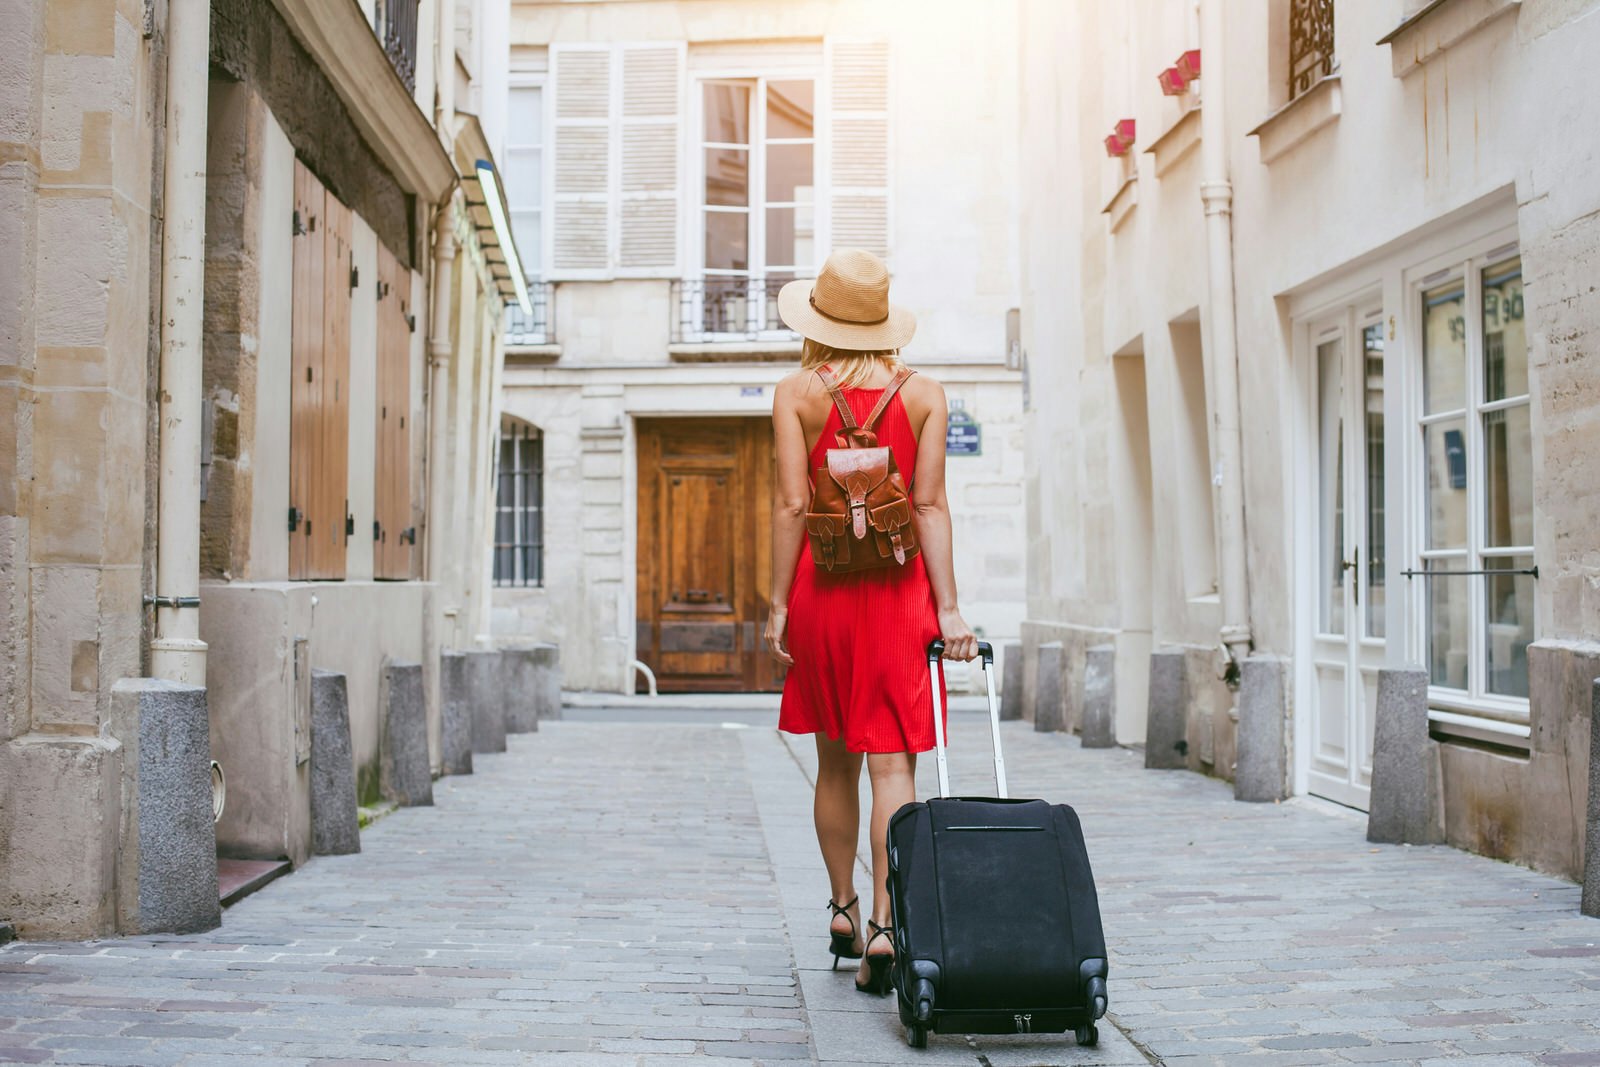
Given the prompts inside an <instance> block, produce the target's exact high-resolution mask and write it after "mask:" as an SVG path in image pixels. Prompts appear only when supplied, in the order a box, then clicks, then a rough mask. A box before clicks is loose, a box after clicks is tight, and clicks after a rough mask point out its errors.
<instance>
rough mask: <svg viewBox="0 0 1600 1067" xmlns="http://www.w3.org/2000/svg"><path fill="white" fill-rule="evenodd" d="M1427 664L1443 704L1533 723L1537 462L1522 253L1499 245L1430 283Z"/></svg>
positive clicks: (1425, 435) (1424, 571)
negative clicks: (1530, 653)
mask: <svg viewBox="0 0 1600 1067" xmlns="http://www.w3.org/2000/svg"><path fill="white" fill-rule="evenodd" d="M1415 298H1416V300H1417V305H1416V306H1417V307H1418V313H1419V315H1420V334H1421V356H1422V382H1421V384H1422V402H1421V404H1420V405H1419V407H1420V418H1419V420H1418V427H1419V431H1420V435H1421V449H1422V457H1423V467H1424V469H1423V471H1422V482H1421V487H1422V491H1423V502H1422V503H1423V510H1424V514H1423V517H1422V521H1421V524H1420V530H1421V542H1422V543H1421V551H1420V552H1419V556H1420V559H1421V563H1420V568H1421V571H1420V573H1418V572H1413V576H1414V578H1415V581H1414V585H1415V586H1416V590H1415V595H1416V596H1417V597H1419V598H1420V601H1421V603H1420V606H1419V615H1420V617H1421V618H1422V619H1423V620H1424V623H1423V641H1422V648H1423V652H1424V655H1423V661H1424V663H1425V664H1426V665H1427V667H1428V671H1429V674H1430V676H1431V681H1432V685H1433V688H1432V691H1431V693H1430V697H1431V702H1432V703H1433V704H1434V705H1435V706H1436V707H1442V708H1445V709H1455V710H1456V711H1467V712H1471V713H1474V714H1478V715H1485V714H1487V715H1488V716H1489V717H1492V718H1501V719H1509V720H1510V721H1513V722H1515V721H1522V722H1526V720H1527V696H1528V645H1529V644H1530V643H1531V642H1532V641H1533V639H1534V622H1533V620H1534V591H1535V585H1536V578H1537V568H1535V566H1534V560H1533V469H1532V466H1533V462H1532V443H1531V425H1530V416H1531V411H1530V407H1529V402H1528V346H1527V336H1526V333H1525V329H1524V325H1525V320H1524V318H1523V298H1522V261H1521V259H1520V258H1519V256H1518V255H1517V254H1516V252H1515V250H1514V249H1513V250H1505V249H1501V250H1497V251H1496V252H1491V253H1489V254H1488V255H1485V256H1480V257H1477V258H1474V259H1472V260H1469V261H1467V262H1465V263H1463V264H1461V265H1460V266H1453V267H1448V268H1446V269H1445V270H1442V271H1438V272H1436V273H1435V274H1433V275H1430V276H1428V277H1427V278H1424V279H1423V280H1422V281H1421V283H1420V284H1419V285H1418V287H1417V289H1416V290H1415Z"/></svg>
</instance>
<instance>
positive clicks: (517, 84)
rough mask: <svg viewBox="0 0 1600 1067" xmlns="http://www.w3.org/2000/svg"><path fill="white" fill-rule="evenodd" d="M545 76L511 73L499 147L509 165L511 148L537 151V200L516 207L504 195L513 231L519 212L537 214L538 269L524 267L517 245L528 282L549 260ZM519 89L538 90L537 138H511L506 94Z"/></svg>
mask: <svg viewBox="0 0 1600 1067" xmlns="http://www.w3.org/2000/svg"><path fill="white" fill-rule="evenodd" d="M548 80H549V77H548V74H547V73H546V72H544V71H537V72H535V71H514V72H512V74H511V78H510V84H509V85H507V87H506V95H507V105H506V136H505V143H504V145H502V151H503V152H504V153H505V160H506V165H507V167H509V166H510V165H511V153H512V152H514V151H527V150H530V149H531V150H533V151H535V152H537V153H538V154H539V196H538V199H537V201H536V202H535V203H533V204H532V205H531V206H529V205H523V206H521V207H519V206H517V205H516V204H514V203H511V202H510V195H509V193H508V194H507V197H506V200H507V206H508V207H509V208H510V209H511V211H510V216H511V217H510V218H509V219H508V220H507V221H508V222H510V223H511V226H512V232H513V234H514V233H515V231H516V216H517V214H518V212H523V213H528V212H531V213H532V214H534V215H536V216H537V217H538V220H539V242H538V248H537V249H536V250H535V251H534V256H536V257H537V265H538V269H537V270H534V271H529V270H528V269H527V264H528V259H529V255H528V252H527V251H526V250H524V249H523V247H522V246H521V245H520V244H519V245H517V252H518V253H519V255H520V256H521V259H522V263H523V274H524V276H525V280H526V281H528V282H529V283H530V284H531V283H534V282H538V281H540V280H542V279H543V277H544V267H545V264H546V263H547V262H548V260H547V259H546V257H545V244H546V236H547V231H548V230H549V222H550V213H549V212H548V211H547V210H546V209H547V207H548V205H549V201H550V184H551V181H552V180H553V175H552V174H551V162H552V153H551V151H550V137H549V131H550V121H551V99H550V97H551V93H550V88H549V86H548V85H547V84H546V83H547V81H548ZM519 89H537V90H539V123H540V125H539V136H540V139H539V141H538V142H537V143H531V142H530V143H521V142H516V141H514V140H513V139H512V136H511V134H512V130H511V110H512V109H511V106H510V100H509V97H510V95H511V94H512V93H514V92H516V91H517V90H519Z"/></svg>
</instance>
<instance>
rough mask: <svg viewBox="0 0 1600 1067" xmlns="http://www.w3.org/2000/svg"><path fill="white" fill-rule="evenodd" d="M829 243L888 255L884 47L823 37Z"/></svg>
mask: <svg viewBox="0 0 1600 1067" xmlns="http://www.w3.org/2000/svg"><path fill="white" fill-rule="evenodd" d="M828 86H829V91H830V94H831V97H832V106H831V109H830V110H831V114H830V119H831V135H830V142H831V143H830V145H829V148H830V153H831V156H832V160H833V163H832V166H831V167H830V174H829V178H830V182H831V185H832V201H833V202H832V211H831V223H832V229H833V232H832V234H831V235H830V236H831V243H832V246H833V247H834V248H865V249H866V250H867V251H869V252H873V253H876V254H877V255H880V256H883V257H884V258H888V255H889V46H888V44H886V43H884V42H882V41H829V42H828Z"/></svg>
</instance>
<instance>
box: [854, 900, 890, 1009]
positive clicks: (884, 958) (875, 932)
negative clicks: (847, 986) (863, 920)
mask: <svg viewBox="0 0 1600 1067" xmlns="http://www.w3.org/2000/svg"><path fill="white" fill-rule="evenodd" d="M867 928H868V929H870V930H871V931H872V936H871V937H869V938H867V943H866V944H865V945H863V946H862V949H861V951H862V953H863V954H866V952H867V949H869V948H871V947H872V943H873V942H874V941H876V940H877V939H878V938H880V937H886V938H888V939H889V944H890V945H891V946H892V945H893V944H894V932H893V931H892V930H890V929H889V928H888V927H887V926H879V925H878V924H877V923H875V922H873V921H872V920H871V919H868V920H867ZM893 971H894V953H893V952H882V953H879V954H878V955H876V956H873V955H870V954H868V955H867V980H866V982H864V983H863V982H862V981H861V979H859V978H857V979H856V989H857V990H858V991H860V992H862V993H871V994H872V995H873V996H878V997H881V996H884V995H885V994H886V993H888V992H889V990H890V989H892V988H893V987H894V975H893Z"/></svg>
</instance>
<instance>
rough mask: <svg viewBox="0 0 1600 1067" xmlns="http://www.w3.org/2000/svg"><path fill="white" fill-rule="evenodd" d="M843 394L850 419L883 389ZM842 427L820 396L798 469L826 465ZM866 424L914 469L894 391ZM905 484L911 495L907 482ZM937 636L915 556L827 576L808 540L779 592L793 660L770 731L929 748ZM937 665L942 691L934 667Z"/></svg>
mask: <svg viewBox="0 0 1600 1067" xmlns="http://www.w3.org/2000/svg"><path fill="white" fill-rule="evenodd" d="M843 392H844V396H845V400H846V401H847V402H848V403H849V404H850V410H851V412H852V413H854V415H855V417H856V421H857V422H858V423H860V422H863V421H865V419H866V418H867V416H868V415H869V414H871V412H872V407H873V405H874V404H876V403H877V402H878V397H879V396H880V395H882V393H883V390H882V389H848V388H847V389H844V390H843ZM842 426H843V421H842V420H841V419H840V418H839V412H838V409H837V408H835V407H834V406H833V405H831V404H830V405H829V406H828V421H827V423H826V424H825V425H824V426H823V428H822V435H821V436H820V437H818V438H817V443H816V445H815V446H814V447H813V448H812V449H811V457H810V461H811V466H810V467H809V468H808V469H809V470H810V471H812V472H813V477H815V471H816V470H817V469H818V468H819V467H825V466H827V459H826V457H825V453H826V452H827V450H828V448H829V447H830V446H834V444H835V442H834V436H833V435H834V434H835V433H836V432H837V431H838V430H839V429H840V428H841V427H842ZM876 430H877V434H878V443H879V444H880V445H887V446H888V447H889V448H891V449H892V450H893V452H894V461H895V463H896V465H898V466H899V468H900V472H901V473H902V474H903V475H904V476H905V477H906V478H907V479H908V480H909V479H910V478H911V477H912V473H913V472H914V471H915V470H916V469H917V438H916V435H915V434H914V433H912V431H911V420H910V418H908V417H907V415H906V409H905V405H904V404H903V403H901V400H900V395H899V394H898V393H896V394H895V396H894V397H892V398H891V399H890V401H889V406H888V407H887V408H885V409H884V412H883V415H882V416H881V417H880V418H879V420H878V425H877V427H876ZM908 488H909V489H910V490H911V495H912V499H913V501H914V500H915V499H916V490H915V486H908ZM938 636H939V615H938V612H937V610H935V608H934V603H933V589H932V587H931V586H929V584H928V572H927V571H926V570H925V569H924V568H923V566H922V557H921V556H920V555H918V556H916V557H915V558H913V559H910V560H907V561H906V563H905V565H904V566H898V565H895V566H888V567H883V568H879V569H877V570H870V571H854V572H851V573H848V574H837V575H836V574H829V573H828V572H827V571H826V570H821V569H819V568H818V567H817V566H816V565H815V564H814V563H812V561H811V546H810V541H809V539H808V540H807V541H806V542H804V543H803V544H802V546H801V549H800V557H799V559H798V560H797V561H796V562H795V573H794V584H793V585H792V586H791V587H790V591H789V622H788V626H787V629H786V630H785V644H786V646H787V647H788V649H789V653H790V655H792V656H793V657H794V666H792V667H790V668H789V673H788V676H787V677H786V678H785V679H784V683H783V705H782V709H781V710H780V712H779V714H778V729H780V730H783V731H785V732H786V733H793V734H810V733H817V732H819V731H820V732H822V733H824V734H826V735H827V736H828V737H829V738H832V739H833V740H835V741H837V740H839V739H840V738H843V739H844V743H845V747H846V748H847V749H849V750H850V751H851V752H926V751H928V750H929V749H931V748H932V747H933V695H932V693H931V692H930V691H929V677H928V651H927V650H928V642H929V641H932V640H933V639H934V638H936V637H938ZM939 673H940V681H939V688H940V693H941V697H942V695H943V690H944V672H943V670H942V666H941V670H940V672H939ZM941 703H942V701H941Z"/></svg>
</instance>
